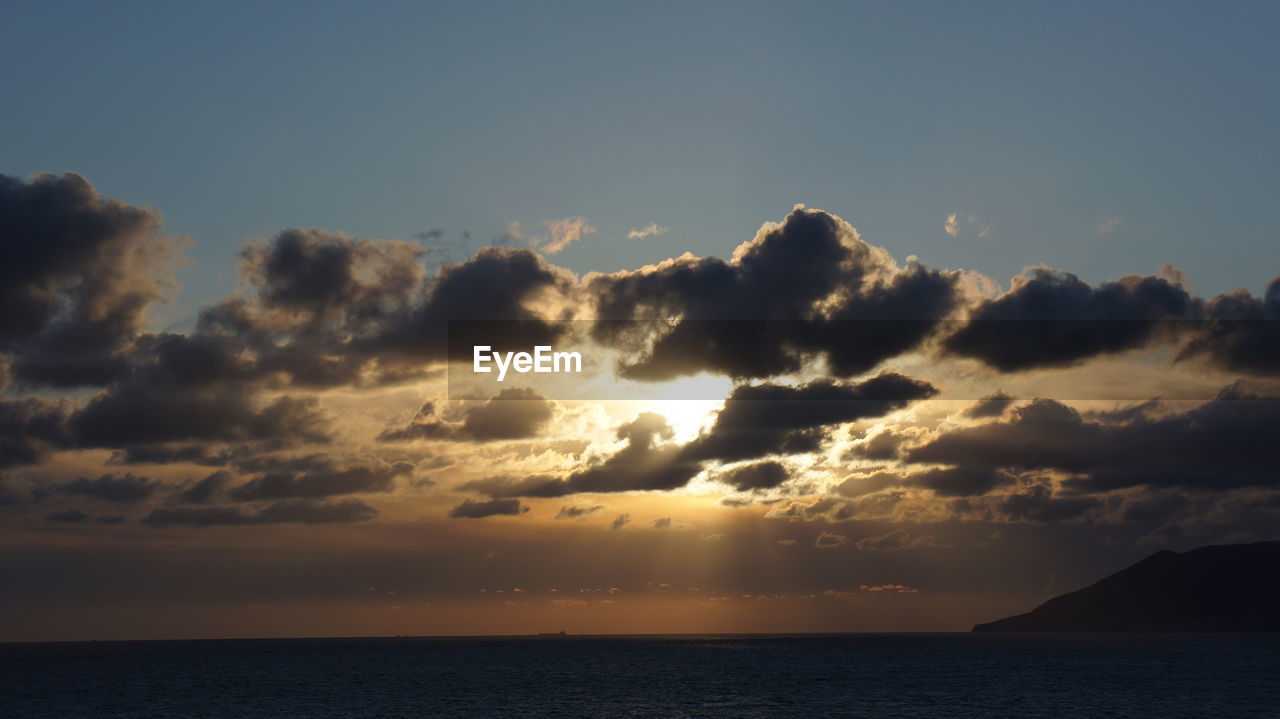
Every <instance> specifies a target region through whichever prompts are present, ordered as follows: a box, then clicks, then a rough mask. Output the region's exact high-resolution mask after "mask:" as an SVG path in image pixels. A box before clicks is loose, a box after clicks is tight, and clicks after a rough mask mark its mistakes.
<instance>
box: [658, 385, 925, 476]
mask: <svg viewBox="0 0 1280 719" xmlns="http://www.w3.org/2000/svg"><path fill="white" fill-rule="evenodd" d="M935 394H937V390H936V389H935V388H934V387H933V386H932V385H930V384H929V383H927V382H922V381H920V380H915V379H912V378H910V377H905V376H903V375H900V374H895V373H885V374H881V375H879V376H877V377H873V378H871V379H869V380H866V381H864V382H861V383H858V384H853V385H846V384H837V383H834V382H831V381H828V380H817V381H814V382H810V383H808V384H805V385H801V386H799V387H788V386H784V385H775V384H762V385H755V386H752V385H741V386H738V387H735V388H734V390H733V392H732V393H731V394H730V395H729V398H728V399H726V400H725V403H724V409H722V410H720V413H719V414H718V415H717V416H716V421H715V424H714V425H713V426H712V428H711V430H710V431H709V432H708V433H705V434H703V435H702V436H700V437H699V438H698V439H696V440H694V441H693V442H691V443H690V444H689V445H687V446H686V447H685V449H684V450H683V453H682V456H683V457H684V458H685V459H694V460H707V459H718V460H721V461H738V460H743V459H754V458H757V457H764V456H767V455H770V454H791V453H799V452H810V451H813V450H814V449H816V448H817V444H818V441H819V440H820V439H821V437H822V434H821V432H820V429H821V428H823V427H826V426H829V425H834V424H839V423H843V422H852V421H854V420H858V419H865V418H868V417H882V416H884V415H886V414H889V413H890V412H893V411H895V410H898V409H901V408H903V407H906V406H907V405H908V404H910V403H911V402H912V401H915V400H919V399H925V398H928V397H932V396H933V395H935Z"/></svg>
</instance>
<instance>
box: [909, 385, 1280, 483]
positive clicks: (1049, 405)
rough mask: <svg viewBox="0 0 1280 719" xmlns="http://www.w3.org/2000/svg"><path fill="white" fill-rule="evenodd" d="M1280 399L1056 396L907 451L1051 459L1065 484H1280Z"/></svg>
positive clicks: (1010, 460)
mask: <svg viewBox="0 0 1280 719" xmlns="http://www.w3.org/2000/svg"><path fill="white" fill-rule="evenodd" d="M1276 426H1280V400H1276V399H1269V398H1264V397H1258V396H1254V395H1249V394H1246V393H1244V392H1242V391H1241V390H1239V389H1237V388H1235V387H1228V388H1226V389H1224V390H1223V391H1222V392H1221V393H1220V394H1219V396H1218V397H1217V398H1216V399H1214V400H1211V401H1208V402H1205V403H1203V404H1200V405H1198V406H1196V407H1194V408H1192V409H1189V410H1187V411H1185V412H1181V413H1176V414H1170V415H1164V416H1160V417H1149V416H1146V415H1138V416H1134V417H1130V418H1128V419H1127V421H1125V422H1123V423H1120V424H1107V423H1104V422H1099V421H1090V420H1088V419H1086V418H1085V417H1083V416H1082V415H1081V414H1080V413H1079V412H1077V411H1076V410H1074V409H1072V408H1070V407H1068V406H1066V405H1064V404H1061V403H1059V402H1055V401H1053V400H1045V399H1041V400H1036V401H1034V402H1032V403H1030V404H1028V405H1026V406H1023V407H1019V408H1017V409H1015V410H1014V411H1013V413H1012V416H1011V417H1010V418H1009V419H1008V420H1005V421H999V422H992V423H989V424H984V425H980V426H977V427H969V428H963V429H958V430H954V431H951V432H947V433H944V434H942V435H940V436H938V437H937V438H935V439H933V440H932V441H930V442H928V443H926V444H924V445H922V446H919V447H915V448H913V449H910V450H908V451H907V452H906V459H907V460H908V461H910V462H928V463H936V464H948V465H955V466H961V467H968V468H1009V469H1033V470H1034V469H1053V470H1059V471H1063V472H1066V473H1070V474H1071V475H1072V476H1071V477H1069V478H1068V479H1066V480H1065V481H1064V487H1066V488H1067V489H1069V490H1072V491H1075V492H1094V491H1106V490H1112V489H1120V488H1124V487H1133V486H1141V485H1149V486H1153V487H1162V486H1163V487H1184V488H1198V489H1205V490H1225V489H1232V488H1236V487H1246V486H1274V485H1276V484H1280V470H1277V468H1276V466H1275V438H1274V431H1273V429H1272V428H1273V427H1276Z"/></svg>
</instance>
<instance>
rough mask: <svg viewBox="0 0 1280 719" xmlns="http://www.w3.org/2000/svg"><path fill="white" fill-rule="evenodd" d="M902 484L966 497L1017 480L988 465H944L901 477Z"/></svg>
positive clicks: (952, 495)
mask: <svg viewBox="0 0 1280 719" xmlns="http://www.w3.org/2000/svg"><path fill="white" fill-rule="evenodd" d="M903 480H904V484H906V485H910V486H916V487H923V488H924V489H932V490H933V491H934V492H935V493H937V494H938V495H941V496H943V497H967V496H972V495H978V494H986V493H987V492H989V491H991V490H992V489H995V488H996V487H1001V486H1004V485H1008V484H1012V483H1014V482H1016V481H1017V477H1016V476H1015V475H1013V474H1010V473H1009V472H1006V471H1004V470H999V469H993V468H990V467H946V468H943V469H930V470H926V471H924V472H916V473H914V474H911V475H907V476H906V477H903Z"/></svg>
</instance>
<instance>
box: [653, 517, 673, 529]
mask: <svg viewBox="0 0 1280 719" xmlns="http://www.w3.org/2000/svg"><path fill="white" fill-rule="evenodd" d="M653 528H654V529H670V528H671V517H658V518H657V519H655V520H653Z"/></svg>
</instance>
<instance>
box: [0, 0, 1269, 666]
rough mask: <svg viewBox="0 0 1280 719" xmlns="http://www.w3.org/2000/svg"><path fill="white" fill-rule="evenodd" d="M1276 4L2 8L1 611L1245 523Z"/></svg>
mask: <svg viewBox="0 0 1280 719" xmlns="http://www.w3.org/2000/svg"><path fill="white" fill-rule="evenodd" d="M1278 13H1280V11H1278V10H1277V9H1276V8H1275V6H1273V5H1271V4H1267V3H1237V4H1233V5H1232V6H1230V7H1228V8H1226V9H1223V8H1220V7H1212V6H1210V5H1208V4H1205V3H1171V2H1164V3H1136V2H1135V3H1126V4H1124V5H1123V6H1120V7H1116V6H1114V5H1113V4H1109V3H1072V4H1048V3H1044V4H1037V5H1035V6H1029V5H1028V4H1025V3H966V4H963V5H961V4H956V3H940V2H939V3H933V2H912V3H751V2H733V3H653V4H645V5H622V4H610V3H544V4H539V5H536V6H534V5H528V4H515V3H482V2H471V3H393V2H374V3H366V4H361V5H356V4H354V3H342V2H337V3H328V2H308V3H286V2H279V3H271V4H268V5H265V6H264V5H262V4H249V3H217V4H213V3H208V4H202V3H186V4H182V5H174V4H171V3H143V2H138V3H130V4H128V5H127V6H112V7H107V6H103V5H102V4H98V3H67V2H44V3H25V2H12V3H7V4H6V5H5V7H4V8H3V9H0V80H3V85H4V88H5V93H4V94H5V98H6V99H5V102H4V106H3V112H2V113H0V118H3V119H2V120H0V129H2V130H3V131H0V175H3V177H0V242H2V243H3V244H4V247H5V252H6V255H7V256H8V257H9V258H10V261H9V262H7V263H6V265H7V268H6V269H3V270H0V298H3V301H4V307H5V312H4V314H5V319H3V320H2V321H0V390H2V392H3V393H2V394H0V571H3V573H4V574H6V575H8V576H13V577H20V578H21V580H20V581H17V582H12V583H6V586H5V587H3V588H0V604H3V605H4V607H5V609H4V610H3V611H0V615H2V616H4V617H5V619H4V620H0V641H4V640H25V639H85V638H93V637H96V638H165V637H195V636H280V635H289V636H311V635H319V634H326V635H333V634H337V635H372V634H453V633H529V632H537V631H558V630H560V629H566V630H568V631H571V632H597V633H612V632H703V631H874V630H902V631H963V630H966V629H967V628H968V627H969V626H971V625H972V624H974V623H976V622H982V621H990V620H992V619H995V618H998V617H1000V616H1004V615H1007V614H1011V613H1017V612H1022V611H1026V610H1028V609H1030V608H1032V607H1033V606H1035V605H1036V604H1037V603H1039V602H1040V601H1043V600H1044V599H1045V598H1047V597H1049V596H1052V595H1054V594H1057V593H1061V592H1063V591H1067V590H1070V589H1074V588H1077V587H1079V586H1082V585H1083V584H1086V583H1088V582H1091V581H1094V580H1095V579H1097V578H1098V577H1100V576H1101V575H1102V574H1105V573H1106V572H1110V571H1114V570H1117V569H1120V568H1122V567H1123V566H1125V565H1126V564H1128V563H1130V562H1132V561H1136V560H1137V559H1140V558H1142V557H1143V556H1145V555H1147V554H1149V553H1151V552H1154V551H1156V550H1158V549H1162V548H1173V549H1187V548H1190V547H1194V546H1199V545H1202V544H1207V543H1214V542H1224V541H1249V540H1254V539H1267V538H1274V536H1275V533H1276V519H1277V512H1278V511H1280V493H1278V492H1277V491H1276V485H1277V481H1278V480H1280V477H1277V474H1276V472H1275V470H1274V467H1275V465H1276V462H1275V459H1276V458H1275V455H1274V450H1273V449H1272V448H1271V447H1270V444H1271V443H1270V442H1269V440H1268V438H1267V436H1266V435H1267V431H1266V429H1267V427H1269V426H1274V422H1275V421H1276V420H1277V419H1280V402H1277V401H1276V400H1274V399H1273V398H1275V397H1280V395H1277V394H1276V392H1277V387H1276V379H1277V377H1278V376H1280V368H1278V367H1277V365H1276V359H1275V358H1276V357H1277V356H1280V284H1276V283H1275V279H1276V278H1277V276H1280V241H1278V240H1280V222H1278V221H1277V219H1276V216H1275V212H1274V198H1275V196H1276V191H1277V189H1278V188H1277V181H1276V179H1275V174H1274V167H1275V166H1276V165H1277V160H1280V142H1278V141H1277V139H1276V136H1275V132H1274V127H1275V126H1276V124H1277V123H1276V120H1277V111H1278V110H1280V89H1277V85H1276V84H1275V82H1274V78H1273V75H1274V71H1273V69H1274V68H1275V67H1276V66H1277V65H1280V57H1277V54H1280V50H1277V49H1276V47H1275V43H1274V42H1273V41H1272V38H1271V37H1270V35H1271V34H1272V33H1271V28H1273V27H1274V26H1275V22H1276V20H1277V17H1276V15H1277V14H1278ZM886 319H887V320H892V322H888V323H886V322H883V321H882V320H886ZM459 320H485V321H493V320H500V321H501V322H497V323H493V322H489V324H482V326H483V327H485V328H488V329H489V331H492V332H493V333H494V336H493V338H492V341H491V342H490V343H491V344H493V345H494V346H495V347H500V348H503V349H506V350H519V349H527V348H529V347H530V346H532V345H533V344H534V343H536V342H546V343H552V344H556V345H557V346H558V347H560V346H563V347H568V348H573V349H575V350H580V351H581V352H582V353H583V354H584V355H585V357H586V360H587V364H588V366H589V372H588V374H587V375H586V376H582V377H567V378H566V377H556V378H546V377H539V378H528V377H521V378H519V379H520V381H519V382H516V381H515V380H514V378H513V379H512V380H508V381H507V382H505V383H503V384H501V385H498V384H494V383H493V382H491V381H487V382H486V383H481V384H475V383H470V382H469V380H472V379H475V378H474V377H468V372H467V370H468V366H467V361H468V360H469V354H468V352H469V347H462V343H461V342H453V343H450V342H448V339H449V330H450V325H449V323H450V321H454V322H455V323H456V322H457V321H459ZM601 320H610V321H614V322H602V321H601ZM718 320H734V322H729V323H725V322H717V321H718ZM886 326H887V327H889V329H885V327H886ZM455 339H456V338H455ZM460 348H461V349H460ZM464 350H465V351H464ZM488 379H491V378H486V380H488ZM671 398H680V399H681V401H671ZM762 407H768V408H769V409H767V410H762V409H761V408H762Z"/></svg>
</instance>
